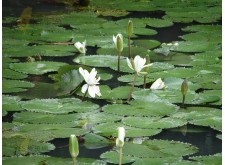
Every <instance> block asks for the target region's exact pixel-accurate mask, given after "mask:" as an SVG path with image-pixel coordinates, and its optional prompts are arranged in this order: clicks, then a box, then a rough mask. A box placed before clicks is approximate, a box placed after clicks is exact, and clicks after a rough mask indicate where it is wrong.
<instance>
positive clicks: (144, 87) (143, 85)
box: [143, 76, 147, 89]
mask: <svg viewBox="0 0 225 165" xmlns="http://www.w3.org/2000/svg"><path fill="white" fill-rule="evenodd" d="M146 78H147V76H144V85H143V88H144V89H145V87H146Z"/></svg>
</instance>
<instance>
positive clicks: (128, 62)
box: [127, 58, 134, 70]
mask: <svg viewBox="0 0 225 165" xmlns="http://www.w3.org/2000/svg"><path fill="white" fill-rule="evenodd" d="M127 65H128V66H129V67H130V68H131V69H132V70H134V69H133V67H132V64H131V62H130V60H129V58H127Z"/></svg>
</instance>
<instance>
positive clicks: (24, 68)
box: [9, 61, 67, 75]
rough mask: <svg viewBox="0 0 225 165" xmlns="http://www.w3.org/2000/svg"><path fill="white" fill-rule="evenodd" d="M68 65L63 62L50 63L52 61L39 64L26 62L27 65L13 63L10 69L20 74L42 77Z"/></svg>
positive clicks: (39, 62)
mask: <svg viewBox="0 0 225 165" xmlns="http://www.w3.org/2000/svg"><path fill="white" fill-rule="evenodd" d="M63 65H67V64H66V63H63V62H50V61H38V62H25V63H11V64H10V66H9V67H10V68H11V69H13V70H16V71H18V72H22V73H27V74H35V75H41V74H44V73H47V72H54V71H57V70H58V69H59V67H61V66H63Z"/></svg>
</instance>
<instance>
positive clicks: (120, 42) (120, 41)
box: [116, 34, 123, 52]
mask: <svg viewBox="0 0 225 165" xmlns="http://www.w3.org/2000/svg"><path fill="white" fill-rule="evenodd" d="M116 46H117V50H118V51H119V52H122V50H123V36H122V34H119V35H118V37H117V44H116Z"/></svg>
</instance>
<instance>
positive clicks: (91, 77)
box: [79, 67, 101, 98]
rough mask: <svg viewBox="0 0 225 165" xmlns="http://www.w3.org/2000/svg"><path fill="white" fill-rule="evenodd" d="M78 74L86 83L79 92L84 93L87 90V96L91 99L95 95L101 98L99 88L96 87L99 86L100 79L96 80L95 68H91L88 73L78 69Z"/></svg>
mask: <svg viewBox="0 0 225 165" xmlns="http://www.w3.org/2000/svg"><path fill="white" fill-rule="evenodd" d="M79 72H80V74H81V75H82V76H83V77H84V80H85V82H86V83H87V84H84V85H83V86H82V89H81V92H82V93H86V92H87V90H88V93H89V95H90V96H91V97H93V98H94V97H95V94H96V95H98V96H101V93H100V88H99V86H97V84H99V80H100V77H98V79H96V75H97V71H96V70H95V68H93V69H92V70H91V72H90V73H89V72H88V71H87V70H85V69H83V68H81V67H80V68H79Z"/></svg>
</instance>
